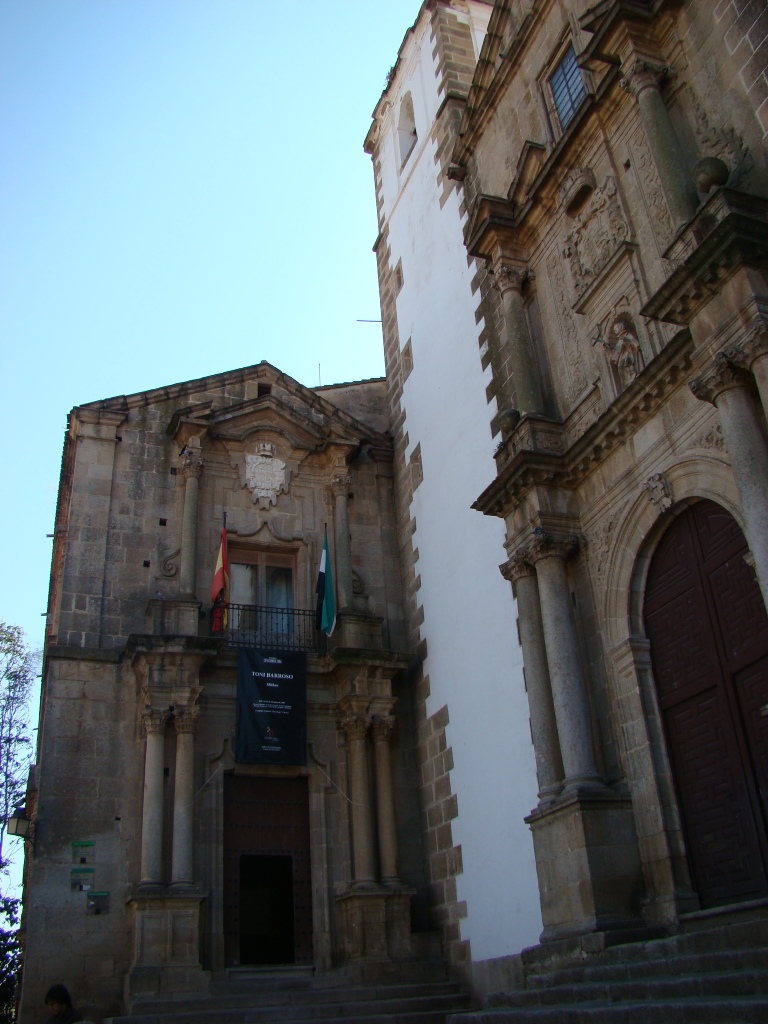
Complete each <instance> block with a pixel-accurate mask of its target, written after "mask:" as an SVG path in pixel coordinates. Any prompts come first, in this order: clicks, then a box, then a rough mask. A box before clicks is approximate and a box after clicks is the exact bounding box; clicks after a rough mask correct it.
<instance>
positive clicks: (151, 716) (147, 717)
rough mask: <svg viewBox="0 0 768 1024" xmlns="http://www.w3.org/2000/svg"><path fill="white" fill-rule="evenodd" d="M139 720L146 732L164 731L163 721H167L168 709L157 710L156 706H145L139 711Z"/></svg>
mask: <svg viewBox="0 0 768 1024" xmlns="http://www.w3.org/2000/svg"><path fill="white" fill-rule="evenodd" d="M141 720H142V722H143V723H144V728H145V729H146V731H147V733H151V732H165V723H166V722H167V721H168V711H167V709H164V710H162V711H158V710H157V708H153V707H145V708H144V710H143V711H142V713H141Z"/></svg>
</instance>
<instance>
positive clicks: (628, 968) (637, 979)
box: [449, 913, 768, 1024]
mask: <svg viewBox="0 0 768 1024" xmlns="http://www.w3.org/2000/svg"><path fill="white" fill-rule="evenodd" d="M688 917H689V920H688V921H687V922H686V924H685V927H687V928H688V929H689V930H687V931H686V932H684V933H682V934H678V935H675V936H672V937H667V938H658V939H654V940H646V941H635V942H623V943H622V944H620V945H614V946H609V947H607V948H602V949H601V948H590V942H589V940H590V939H591V940H593V947H597V945H598V944H597V943H595V942H594V940H595V939H597V938H598V937H597V936H589V937H586V938H585V939H584V940H582V941H581V942H579V941H578V940H574V941H572V942H570V943H567V942H565V943H553V944H552V945H551V946H549V947H543V946H537V947H534V948H532V949H530V950H525V951H524V952H523V963H524V969H525V987H524V988H521V989H518V990H516V991H513V992H508V993H503V994H499V995H496V996H492V997H491V998H490V999H489V1000H488V1006H487V1007H486V1008H485V1009H483V1010H477V1011H471V1012H466V1013H458V1014H455V1015H453V1016H451V1017H450V1018H449V1024H768V918H766V917H763V915H762V913H758V914H757V915H756V916H755V917H753V918H752V919H751V920H750V919H749V915H747V916H746V919H742V920H740V921H739V920H734V921H725V922H720V923H717V924H714V923H713V919H712V917H711V916H710V917H709V918H707V916H706V915H701V916H700V915H688Z"/></svg>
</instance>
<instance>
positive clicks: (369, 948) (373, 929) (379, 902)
mask: <svg viewBox="0 0 768 1024" xmlns="http://www.w3.org/2000/svg"><path fill="white" fill-rule="evenodd" d="M414 891H415V890H413V889H405V888H400V889H388V890H385V889H378V888H376V887H372V888H371V889H370V891H368V892H360V891H359V890H354V889H350V890H348V891H347V892H345V893H342V894H341V895H340V896H338V897H337V904H338V908H339V913H340V916H341V947H342V950H341V952H342V958H343V961H344V963H346V964H349V963H352V964H354V963H361V962H363V963H388V962H390V961H396V960H407V959H409V958H410V957H411V955H412V950H411V914H410V903H411V896H412V895H413V893H414Z"/></svg>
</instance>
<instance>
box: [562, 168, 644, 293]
mask: <svg viewBox="0 0 768 1024" xmlns="http://www.w3.org/2000/svg"><path fill="white" fill-rule="evenodd" d="M628 237H629V224H628V223H627V221H626V218H625V217H624V211H623V210H622V208H621V203H620V202H619V192H618V188H617V187H616V179H615V178H614V177H613V176H612V175H608V177H607V178H606V179H605V181H604V182H603V184H602V185H601V186H600V187H599V188H597V189H595V191H594V192H593V193H592V196H591V197H590V200H589V202H588V203H587V205H586V206H585V207H584V209H583V210H582V212H581V213H579V214H577V215H576V217H574V219H573V228H572V229H571V230H570V231H569V233H568V234H567V235H566V237H565V243H564V248H563V256H564V257H565V259H566V260H567V262H568V265H569V267H570V270H571V277H572V278H573V287H574V289H575V291H576V296H577V298H578V297H579V296H580V295H581V294H582V293H583V292H584V291H586V289H587V288H588V287H589V286H590V285H591V284H592V283H593V281H594V280H595V279H596V278H597V276H598V275H599V273H600V271H601V270H602V269H603V268H604V267H605V265H606V264H607V263H608V261H609V260H610V258H611V257H612V256H613V255H614V253H615V252H616V250H617V249H618V248H619V246H620V245H621V243H622V242H624V241H625V240H626V239H627V238H628Z"/></svg>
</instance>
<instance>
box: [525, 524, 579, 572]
mask: <svg viewBox="0 0 768 1024" xmlns="http://www.w3.org/2000/svg"><path fill="white" fill-rule="evenodd" d="M580 546H581V541H580V539H579V537H577V536H576V535H575V534H572V535H571V536H568V537H555V536H553V535H552V534H551V533H544V531H541V532H539V533H537V532H535V531H534V537H533V540H532V541H531V545H530V547H529V549H528V558H529V559H530V561H532V562H533V563H534V564H535V563H536V562H538V561H540V560H541V559H542V558H562V559H563V561H566V560H567V559H569V558H570V557H571V555H574V554H575V553H576V552H577V551H578V550H579V547H580Z"/></svg>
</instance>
